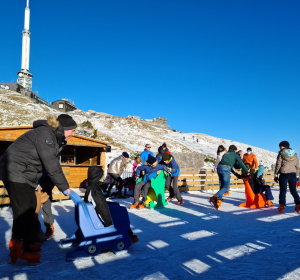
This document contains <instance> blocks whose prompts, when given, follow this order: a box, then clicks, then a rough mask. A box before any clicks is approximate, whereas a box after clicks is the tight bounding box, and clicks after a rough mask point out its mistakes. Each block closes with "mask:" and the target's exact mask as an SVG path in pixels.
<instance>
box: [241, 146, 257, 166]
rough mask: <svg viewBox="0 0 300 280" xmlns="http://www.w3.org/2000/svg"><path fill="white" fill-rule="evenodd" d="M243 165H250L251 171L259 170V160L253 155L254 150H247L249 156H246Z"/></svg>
mask: <svg viewBox="0 0 300 280" xmlns="http://www.w3.org/2000/svg"><path fill="white" fill-rule="evenodd" d="M243 163H249V164H250V165H251V169H257V168H258V160H257V158H256V156H255V155H254V154H252V149H251V148H248V149H247V154H244V157H243Z"/></svg>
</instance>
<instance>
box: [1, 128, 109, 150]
mask: <svg viewBox="0 0 300 280" xmlns="http://www.w3.org/2000/svg"><path fill="white" fill-rule="evenodd" d="M31 129H33V127H32V126H11V127H0V141H10V142H13V141H15V140H16V139H17V138H18V137H19V136H21V135H22V134H24V133H25V132H27V131H29V130H31ZM67 145H71V146H87V147H108V146H109V145H110V144H109V143H107V142H103V141H100V140H96V139H92V138H88V137H84V136H79V135H75V136H74V137H72V138H71V139H69V140H68V144H67Z"/></svg>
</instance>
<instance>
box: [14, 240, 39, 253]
mask: <svg viewBox="0 0 300 280" xmlns="http://www.w3.org/2000/svg"><path fill="white" fill-rule="evenodd" d="M17 241H18V240H17V239H15V238H11V239H10V242H9V245H8V248H9V249H11V248H12V246H13V245H14V243H15V242H17ZM29 246H30V249H31V250H32V252H40V251H42V244H41V243H38V242H34V243H33V244H30V245H29Z"/></svg>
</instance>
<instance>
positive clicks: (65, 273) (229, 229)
mask: <svg viewBox="0 0 300 280" xmlns="http://www.w3.org/2000/svg"><path fill="white" fill-rule="evenodd" d="M272 190H273V195H274V197H275V202H276V207H275V208H269V209H268V208H266V209H258V210H249V209H246V208H239V207H238V205H239V204H240V203H241V202H244V200H245V194H244V190H243V189H235V190H232V191H231V195H230V197H229V198H227V197H226V198H224V202H223V204H222V206H221V209H220V210H215V209H214V208H212V207H211V205H210V204H209V202H208V199H209V197H210V196H211V195H212V194H213V193H214V191H206V192H200V191H194V192H189V193H183V199H184V202H185V203H184V205H183V206H178V205H177V204H176V202H171V203H169V206H168V207H167V208H164V209H158V210H147V209H143V210H129V211H128V212H129V216H130V220H131V225H132V229H133V231H134V233H135V234H137V235H138V237H139V239H140V241H139V242H138V243H136V244H133V245H132V246H130V248H129V252H128V253H126V254H125V255H123V256H116V255H114V254H113V253H110V252H108V253H103V254H100V255H99V256H97V257H96V258H94V259H90V260H85V261H77V262H66V261H65V255H66V252H67V251H69V250H70V248H61V247H60V240H61V239H63V238H65V237H67V236H68V237H69V236H70V235H72V234H73V232H74V231H75V229H76V225H75V221H74V204H73V202H72V201H64V202H61V203H59V202H56V203H53V212H54V215H55V219H56V222H55V224H54V226H55V233H56V235H55V237H54V238H53V239H52V240H50V241H47V242H45V243H44V244H43V251H42V257H41V263H40V264H39V265H36V266H35V265H27V264H26V262H24V261H23V260H18V261H17V264H15V265H12V264H10V259H9V250H8V243H9V240H10V235H11V224H12V212H11V208H3V209H2V210H0V236H1V237H0V243H1V248H2V249H1V250H0V279H5V280H20V279H22V280H23V279H45V280H53V279H89V280H92V279H97V280H98V279H130V280H134V279H155V280H166V279H178V280H179V279H180V280H181V279H226V280H237V279H243V280H244V279H264V280H265V279H270V280H271V279H272V280H273V279H300V261H299V251H300V243H299V239H300V223H299V219H300V216H299V214H297V213H295V212H294V203H293V199H292V197H291V195H290V194H289V193H288V194H287V207H286V209H285V211H284V213H283V214H278V211H277V207H278V203H277V201H278V188H272ZM118 201H119V202H120V203H121V204H122V205H125V206H126V207H129V205H130V204H131V203H132V201H133V200H132V198H128V199H122V200H118ZM40 219H41V217H40ZM41 221H42V220H41Z"/></svg>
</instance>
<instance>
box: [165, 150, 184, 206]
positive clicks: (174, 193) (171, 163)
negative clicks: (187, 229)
mask: <svg viewBox="0 0 300 280" xmlns="http://www.w3.org/2000/svg"><path fill="white" fill-rule="evenodd" d="M160 164H162V165H165V166H166V167H167V168H168V169H169V170H170V171H171V176H168V177H167V179H166V189H168V190H169V197H168V198H167V201H171V200H173V199H174V198H175V197H176V198H177V200H178V202H177V204H178V205H182V204H183V199H182V197H181V194H180V191H179V189H178V186H177V182H178V175H179V172H180V168H179V166H178V164H177V162H176V161H175V159H174V156H172V155H170V154H168V153H164V154H163V156H162V161H161V162H160ZM171 181H172V182H173V183H172V187H171Z"/></svg>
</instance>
